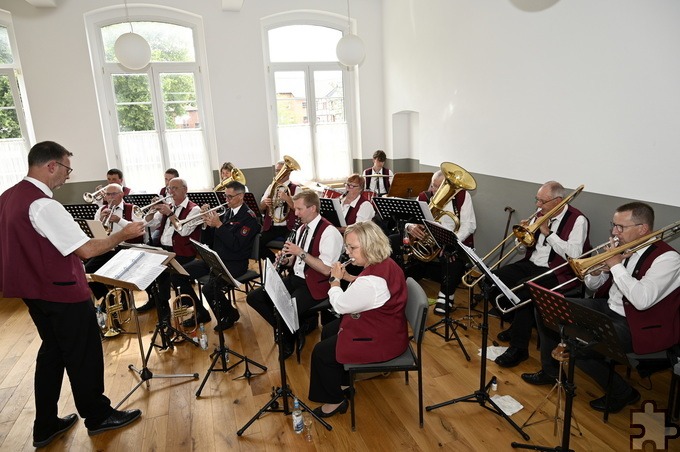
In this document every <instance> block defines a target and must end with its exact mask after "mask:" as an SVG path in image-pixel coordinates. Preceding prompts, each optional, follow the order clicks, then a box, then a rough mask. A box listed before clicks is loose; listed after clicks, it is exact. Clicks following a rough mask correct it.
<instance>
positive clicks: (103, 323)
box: [97, 305, 106, 329]
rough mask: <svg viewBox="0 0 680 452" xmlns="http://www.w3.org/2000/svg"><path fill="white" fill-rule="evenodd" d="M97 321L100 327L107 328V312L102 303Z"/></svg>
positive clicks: (98, 309) (98, 308)
mask: <svg viewBox="0 0 680 452" xmlns="http://www.w3.org/2000/svg"><path fill="white" fill-rule="evenodd" d="M97 323H98V324H99V328H101V329H104V328H106V312H104V310H103V309H102V306H101V305H99V306H98V307H97Z"/></svg>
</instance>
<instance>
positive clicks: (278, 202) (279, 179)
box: [267, 155, 300, 223]
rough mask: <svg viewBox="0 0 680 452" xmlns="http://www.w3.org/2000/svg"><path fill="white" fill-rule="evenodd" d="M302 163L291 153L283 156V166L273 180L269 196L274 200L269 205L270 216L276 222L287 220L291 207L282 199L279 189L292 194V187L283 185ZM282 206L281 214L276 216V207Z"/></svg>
mask: <svg viewBox="0 0 680 452" xmlns="http://www.w3.org/2000/svg"><path fill="white" fill-rule="evenodd" d="M299 170H300V164H299V163H298V162H297V161H295V159H294V158H293V157H291V156H289V155H284V156H283V166H282V167H281V169H280V170H279V172H278V173H276V176H274V179H273V180H272V188H271V189H270V190H269V193H268V194H267V197H268V198H269V199H271V200H272V205H271V206H269V216H270V217H271V218H272V220H274V223H281V222H283V221H286V217H287V216H288V211H289V207H288V204H287V203H286V202H285V201H284V200H283V199H281V197H280V196H279V191H281V190H285V191H286V192H288V194H289V195H290V189H289V188H288V187H286V186H285V185H283V181H284V180H285V179H286V178H287V177H288V176H289V175H290V173H292V172H293V171H299ZM279 207H281V215H280V216H276V215H275V212H276V209H278V208H279Z"/></svg>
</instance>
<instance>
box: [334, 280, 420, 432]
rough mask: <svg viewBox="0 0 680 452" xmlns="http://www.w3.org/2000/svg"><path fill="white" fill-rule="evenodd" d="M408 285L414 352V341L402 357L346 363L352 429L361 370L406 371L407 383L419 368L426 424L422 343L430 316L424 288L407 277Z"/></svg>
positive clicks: (376, 371) (407, 309) (408, 308)
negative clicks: (380, 361) (356, 389)
mask: <svg viewBox="0 0 680 452" xmlns="http://www.w3.org/2000/svg"><path fill="white" fill-rule="evenodd" d="M406 285H407V286H408V301H407V302H406V319H407V320H408V323H409V325H410V326H411V330H412V332H413V340H414V342H415V351H414V350H413V348H414V347H413V344H412V343H409V344H408V348H407V349H406V351H405V352H404V353H402V355H401V356H398V357H396V358H394V359H391V360H389V361H385V362H382V363H369V364H345V370H346V371H347V372H349V385H350V386H349V394H350V398H349V406H350V412H351V417H352V431H354V430H356V424H355V414H354V396H355V391H354V379H355V377H356V374H358V373H368V372H370V373H382V372H402V371H403V372H404V377H405V382H406V384H409V379H408V373H409V372H410V371H416V372H417V373H418V415H419V420H420V428H422V427H423V363H422V342H423V336H424V333H425V320H426V319H427V307H428V303H427V295H426V294H425V291H424V290H423V288H422V287H420V285H419V284H418V283H417V282H416V281H415V280H414V279H413V278H408V279H407V280H406Z"/></svg>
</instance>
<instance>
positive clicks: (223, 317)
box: [171, 181, 260, 331]
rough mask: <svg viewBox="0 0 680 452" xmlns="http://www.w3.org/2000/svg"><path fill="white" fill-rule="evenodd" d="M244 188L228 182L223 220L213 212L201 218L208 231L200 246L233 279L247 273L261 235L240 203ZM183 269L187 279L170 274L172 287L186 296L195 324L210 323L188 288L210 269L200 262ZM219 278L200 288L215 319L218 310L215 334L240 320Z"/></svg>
mask: <svg viewBox="0 0 680 452" xmlns="http://www.w3.org/2000/svg"><path fill="white" fill-rule="evenodd" d="M245 191H246V188H245V186H244V185H243V184H242V183H240V182H236V181H232V182H229V183H228V184H227V185H226V188H225V190H224V193H225V197H226V199H227V206H228V209H226V211H225V213H224V214H223V215H222V216H219V215H217V214H216V213H215V212H214V211H213V212H208V213H206V214H205V215H204V219H205V220H204V221H205V225H206V226H207V228H206V229H205V231H204V233H203V237H202V242H203V243H205V244H207V245H208V246H209V247H210V248H212V249H213V250H214V251H215V252H216V253H217V254H218V255H219V256H220V258H221V259H222V262H224V266H225V267H227V270H229V273H231V275H232V276H233V277H234V278H238V277H239V276H241V275H243V274H244V273H245V272H246V271H247V270H248V263H249V259H250V256H251V255H252V253H253V244H254V241H255V237H256V236H257V234H258V233H259V232H260V223H259V222H258V221H257V217H256V216H255V213H254V212H253V211H252V210H250V208H248V206H247V205H245V204H244V203H243V194H244V193H245ZM184 269H185V270H186V271H187V273H189V276H183V275H180V274H176V273H175V274H173V275H172V276H171V280H172V283H173V284H174V285H175V287H179V288H180V290H181V292H182V293H184V294H187V295H189V296H190V297H191V298H192V299H193V300H194V304H195V306H196V309H197V315H196V318H197V321H198V323H206V322H209V321H210V314H209V313H208V310H207V309H205V307H204V306H203V303H202V302H201V300H200V299H199V298H198V296H197V295H196V292H195V291H194V289H193V287H192V286H191V280H192V279H198V278H200V277H201V276H205V275H207V274H209V273H210V267H209V266H208V264H206V263H205V262H204V261H203V260H200V259H194V260H192V261H191V262H189V263H187V264H185V265H184ZM224 284H225V283H224V280H223V279H222V278H212V277H211V278H210V280H209V281H208V283H207V284H206V285H204V286H203V295H205V298H206V300H207V301H208V305H209V306H210V308H211V309H212V311H213V313H215V316H216V317H217V312H218V310H217V309H216V307H218V308H219V314H220V318H218V319H217V320H218V321H217V325H216V326H215V328H214V329H215V331H224V330H226V329H229V328H231V327H232V326H234V323H235V322H236V321H237V320H238V319H239V318H240V317H241V316H240V314H239V312H238V310H237V309H236V308H235V307H234V306H233V305H232V301H233V300H229V299H228V298H225V295H226V294H224V293H223V291H222V289H223V287H224ZM184 326H185V327H187V328H191V327H194V326H195V323H194V319H189V320H186V321H185V322H184Z"/></svg>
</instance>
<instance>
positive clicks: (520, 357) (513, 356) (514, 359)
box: [496, 347, 529, 367]
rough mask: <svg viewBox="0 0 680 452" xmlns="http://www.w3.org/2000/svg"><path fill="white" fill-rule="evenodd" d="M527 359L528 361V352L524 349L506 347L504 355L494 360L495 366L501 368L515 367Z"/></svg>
mask: <svg viewBox="0 0 680 452" xmlns="http://www.w3.org/2000/svg"><path fill="white" fill-rule="evenodd" d="M527 359H529V350H527V349H526V348H517V347H508V349H507V350H506V351H505V353H503V354H502V355H501V356H499V357H498V358H496V364H498V365H499V366H501V367H515V366H516V365H517V364H519V363H521V362H522V361H525V360H527Z"/></svg>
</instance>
